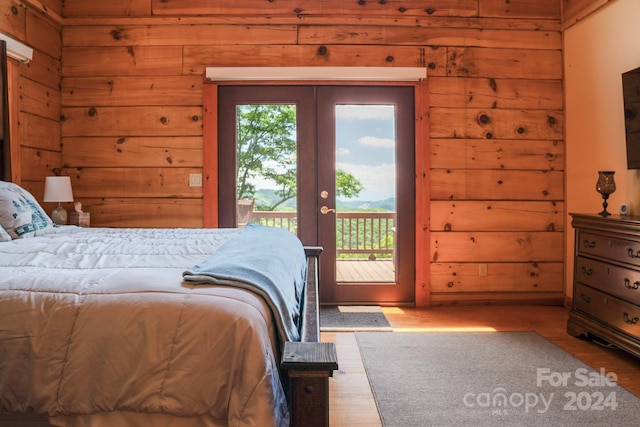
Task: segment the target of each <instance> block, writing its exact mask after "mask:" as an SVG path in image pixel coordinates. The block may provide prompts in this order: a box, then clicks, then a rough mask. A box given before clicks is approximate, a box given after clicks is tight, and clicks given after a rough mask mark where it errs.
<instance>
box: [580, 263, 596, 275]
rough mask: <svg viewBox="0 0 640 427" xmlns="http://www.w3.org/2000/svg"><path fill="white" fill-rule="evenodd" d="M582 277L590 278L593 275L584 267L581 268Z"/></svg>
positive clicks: (591, 271) (590, 270)
mask: <svg viewBox="0 0 640 427" xmlns="http://www.w3.org/2000/svg"><path fill="white" fill-rule="evenodd" d="M581 270H582V275H583V276H591V275H592V274H593V270H592V269H590V268H587V267H585V266H584V265H583V266H582V267H581Z"/></svg>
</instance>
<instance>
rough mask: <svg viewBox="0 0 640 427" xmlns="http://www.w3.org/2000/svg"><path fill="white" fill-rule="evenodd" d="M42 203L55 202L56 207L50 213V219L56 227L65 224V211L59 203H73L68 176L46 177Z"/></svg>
mask: <svg viewBox="0 0 640 427" xmlns="http://www.w3.org/2000/svg"><path fill="white" fill-rule="evenodd" d="M44 201H45V202H57V203H58V206H56V207H55V209H53V211H52V212H51V219H52V220H53V223H54V224H56V225H64V224H66V223H67V211H66V210H65V208H63V207H62V205H61V204H60V203H61V202H73V192H72V190H71V179H70V178H69V177H68V176H48V177H46V178H45V181H44Z"/></svg>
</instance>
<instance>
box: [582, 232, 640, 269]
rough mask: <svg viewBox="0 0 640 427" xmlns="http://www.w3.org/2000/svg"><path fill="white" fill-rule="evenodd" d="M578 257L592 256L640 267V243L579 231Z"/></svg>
mask: <svg viewBox="0 0 640 427" xmlns="http://www.w3.org/2000/svg"><path fill="white" fill-rule="evenodd" d="M576 247H577V250H578V253H577V255H592V256H597V257H602V258H607V259H611V260H615V261H619V262H624V263H628V264H632V265H635V266H638V267H640V242H636V241H633V240H625V239H620V238H618V237H612V236H603V235H600V234H594V233H589V232H586V231H582V230H580V231H578V233H577V237H576Z"/></svg>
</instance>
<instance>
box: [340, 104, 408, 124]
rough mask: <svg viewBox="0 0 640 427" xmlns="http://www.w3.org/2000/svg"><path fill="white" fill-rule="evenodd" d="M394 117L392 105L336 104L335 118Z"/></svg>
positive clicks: (366, 118)
mask: <svg viewBox="0 0 640 427" xmlns="http://www.w3.org/2000/svg"><path fill="white" fill-rule="evenodd" d="M394 117H395V106H393V105H338V106H336V119H337V120H346V121H353V120H371V119H375V120H387V119H393V118H394Z"/></svg>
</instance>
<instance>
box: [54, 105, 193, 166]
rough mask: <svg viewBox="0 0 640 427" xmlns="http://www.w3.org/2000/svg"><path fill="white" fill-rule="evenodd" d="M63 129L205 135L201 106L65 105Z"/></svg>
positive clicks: (71, 131) (83, 133)
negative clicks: (85, 106) (67, 106)
mask: <svg viewBox="0 0 640 427" xmlns="http://www.w3.org/2000/svg"><path fill="white" fill-rule="evenodd" d="M62 133H63V135H64V136H65V137H69V136H195V135H199V136H202V108H199V107H182V106H179V107H172V106H169V107H151V106H149V107H90V108H80V107H70V108H63V109H62ZM105 160H107V159H105Z"/></svg>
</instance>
